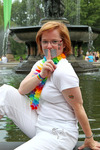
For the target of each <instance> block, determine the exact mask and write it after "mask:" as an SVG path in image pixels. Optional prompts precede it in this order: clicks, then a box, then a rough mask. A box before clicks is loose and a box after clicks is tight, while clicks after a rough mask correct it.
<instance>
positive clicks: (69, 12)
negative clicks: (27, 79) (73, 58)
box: [0, 0, 100, 60]
mask: <svg viewBox="0 0 100 150" xmlns="http://www.w3.org/2000/svg"><path fill="white" fill-rule="evenodd" d="M64 5H65V12H64V17H65V18H67V19H68V21H69V22H70V24H72V25H88V26H91V27H95V28H99V29H100V0H64ZM3 13H4V11H3V0H0V56H1V55H2V51H3V50H2V47H3V39H4V14H3ZM44 17H45V16H44V0H13V1H12V9H11V22H10V27H22V26H36V25H39V22H40V19H41V18H44ZM8 28H9V27H7V29H8ZM10 42H11V51H12V53H13V55H14V57H15V59H16V60H18V59H19V57H20V56H22V57H23V58H26V53H27V50H26V46H25V44H22V43H21V44H20V43H17V42H16V41H14V40H13V39H12V37H10ZM93 47H94V49H92V51H99V52H100V35H99V36H98V38H96V39H95V41H93ZM76 49H77V46H76ZM82 49H83V55H85V54H86V51H87V50H88V44H83V46H82ZM76 55H77V54H76Z"/></svg>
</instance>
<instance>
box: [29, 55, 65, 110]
mask: <svg viewBox="0 0 100 150" xmlns="http://www.w3.org/2000/svg"><path fill="white" fill-rule="evenodd" d="M62 58H66V56H65V54H63V53H62V54H61V55H59V56H57V57H55V58H53V59H52V60H53V62H54V64H58V62H59V61H60V60H61V59H62ZM45 61H46V57H45V56H44V58H43V59H42V63H40V65H39V66H37V68H38V69H36V73H35V74H39V73H40V72H41V70H42V67H43V64H44V63H45ZM46 80H47V77H46V78H45V79H43V80H42V81H41V82H40V84H39V85H38V86H37V87H36V88H35V89H34V90H33V91H32V92H31V93H30V95H29V98H30V106H31V108H32V109H33V110H34V109H37V108H38V106H39V99H40V95H41V92H42V89H43V87H44V85H45V83H46Z"/></svg>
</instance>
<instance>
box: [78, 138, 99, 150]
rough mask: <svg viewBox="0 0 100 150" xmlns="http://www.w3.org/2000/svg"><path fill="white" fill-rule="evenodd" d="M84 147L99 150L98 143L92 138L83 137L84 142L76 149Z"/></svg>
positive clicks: (80, 149)
mask: <svg viewBox="0 0 100 150" xmlns="http://www.w3.org/2000/svg"><path fill="white" fill-rule="evenodd" d="M85 147H88V148H90V149H91V150H100V143H99V142H97V141H94V140H93V138H91V139H85V141H84V144H83V145H82V146H80V147H79V148H78V150H82V149H84V148H85Z"/></svg>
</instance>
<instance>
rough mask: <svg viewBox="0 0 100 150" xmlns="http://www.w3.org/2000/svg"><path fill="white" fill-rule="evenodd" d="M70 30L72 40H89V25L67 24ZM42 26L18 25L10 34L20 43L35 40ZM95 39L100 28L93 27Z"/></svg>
mask: <svg viewBox="0 0 100 150" xmlns="http://www.w3.org/2000/svg"><path fill="white" fill-rule="evenodd" d="M66 26H67V27H68V30H69V34H70V38H71V41H82V42H89V26H87V25H69V24H66ZM40 28H41V25H39V26H28V27H16V28H10V35H11V36H12V37H13V39H14V40H15V41H17V42H19V43H25V42H30V41H35V37H36V34H37V32H38V30H39V29H40ZM92 31H93V40H95V39H96V38H97V37H98V34H99V33H100V30H99V29H97V28H92Z"/></svg>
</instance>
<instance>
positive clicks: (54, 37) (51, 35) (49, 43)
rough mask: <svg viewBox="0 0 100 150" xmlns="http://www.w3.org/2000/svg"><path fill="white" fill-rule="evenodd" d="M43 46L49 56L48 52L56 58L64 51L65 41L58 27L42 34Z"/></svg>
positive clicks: (45, 53) (44, 51)
mask: <svg viewBox="0 0 100 150" xmlns="http://www.w3.org/2000/svg"><path fill="white" fill-rule="evenodd" d="M41 46H42V50H43V53H44V55H45V56H46V57H47V58H48V53H49V56H51V57H50V58H54V57H57V56H59V55H60V54H61V53H63V48H64V45H63V41H62V39H61V37H60V34H59V32H58V30H57V29H55V30H50V31H45V32H44V33H43V34H42V38H41Z"/></svg>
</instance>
